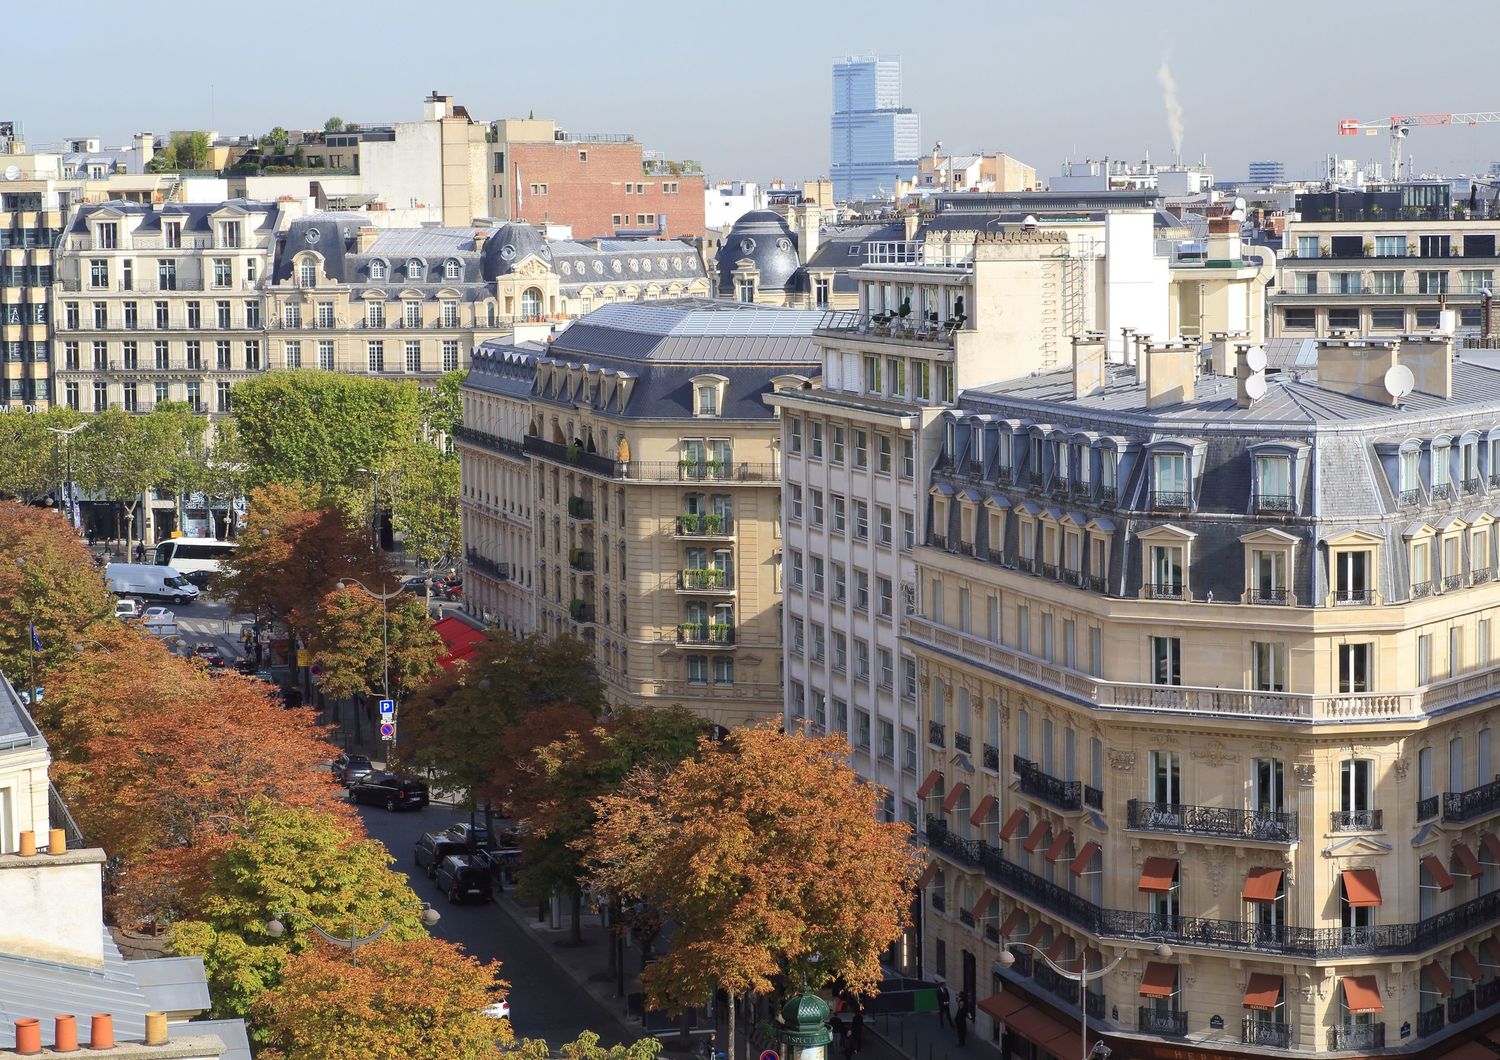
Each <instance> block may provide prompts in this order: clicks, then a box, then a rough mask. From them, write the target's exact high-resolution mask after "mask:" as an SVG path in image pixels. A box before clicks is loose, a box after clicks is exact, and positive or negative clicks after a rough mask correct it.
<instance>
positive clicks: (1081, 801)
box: [1011, 755, 1104, 810]
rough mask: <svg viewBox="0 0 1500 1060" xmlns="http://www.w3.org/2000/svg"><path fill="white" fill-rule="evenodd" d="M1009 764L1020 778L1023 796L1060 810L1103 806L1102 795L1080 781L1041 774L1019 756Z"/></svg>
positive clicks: (1032, 763) (1027, 760)
mask: <svg viewBox="0 0 1500 1060" xmlns="http://www.w3.org/2000/svg"><path fill="white" fill-rule="evenodd" d="M1011 764H1012V767H1013V768H1014V769H1015V771H1016V773H1017V774H1018V775H1019V776H1020V784H1019V787H1020V790H1021V792H1022V794H1024V795H1030V796H1032V797H1034V798H1038V799H1041V800H1042V801H1043V802H1048V803H1051V804H1052V805H1053V806H1056V807H1057V808H1058V809H1060V810H1081V809H1083V807H1084V805H1085V804H1087V805H1089V806H1094V807H1096V808H1098V807H1102V806H1103V804H1104V793H1103V792H1101V791H1099V790H1098V789H1097V788H1091V787H1089V786H1088V785H1086V784H1084V783H1083V781H1081V780H1060V779H1058V778H1057V777H1054V776H1052V775H1051V774H1050V773H1044V772H1042V769H1041V767H1040V766H1038V765H1037V764H1036V763H1035V762H1033V761H1031V760H1030V759H1028V758H1022V757H1021V756H1020V755H1016V756H1015V757H1014V758H1013V759H1012V762H1011Z"/></svg>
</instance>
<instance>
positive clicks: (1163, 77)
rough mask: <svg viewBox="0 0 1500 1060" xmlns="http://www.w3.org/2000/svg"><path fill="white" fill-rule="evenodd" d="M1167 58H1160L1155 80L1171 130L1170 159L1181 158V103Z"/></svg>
mask: <svg viewBox="0 0 1500 1060" xmlns="http://www.w3.org/2000/svg"><path fill="white" fill-rule="evenodd" d="M1168 58H1169V57H1168V56H1165V55H1164V56H1162V60H1161V65H1160V66H1159V67H1157V68H1156V80H1157V81H1158V82H1159V83H1160V84H1161V94H1162V102H1163V103H1165V104H1166V107H1167V125H1168V127H1169V128H1170V129H1171V130H1172V158H1173V160H1174V161H1176V160H1177V159H1179V158H1181V157H1182V103H1181V102H1180V101H1179V100H1178V98H1177V79H1176V78H1175V77H1173V76H1172V68H1171V67H1170V66H1168V65H1167V59H1168Z"/></svg>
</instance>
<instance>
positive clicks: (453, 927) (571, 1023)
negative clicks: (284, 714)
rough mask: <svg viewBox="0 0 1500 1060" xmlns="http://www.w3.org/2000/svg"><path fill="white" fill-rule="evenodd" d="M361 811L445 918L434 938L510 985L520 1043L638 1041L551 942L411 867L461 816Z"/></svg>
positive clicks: (439, 810)
mask: <svg viewBox="0 0 1500 1060" xmlns="http://www.w3.org/2000/svg"><path fill="white" fill-rule="evenodd" d="M359 809H360V813H361V815H362V816H363V817H364V820H365V828H366V829H367V830H368V832H369V833H370V835H371V837H373V838H375V839H379V840H380V841H381V842H383V843H384V844H385V845H386V848H387V849H388V850H390V852H391V854H392V855H393V856H394V857H395V859H396V864H395V868H396V869H398V870H400V871H402V872H405V873H406V874H407V877H408V878H409V879H410V880H411V885H412V889H413V890H415V891H416V892H417V895H418V897H420V898H423V899H426V900H428V901H431V902H432V903H433V907H434V908H436V909H437V911H438V912H439V913H441V914H442V917H443V918H442V919H441V920H439V921H438V923H437V926H436V927H434V928H433V929H432V933H433V934H434V935H436V936H437V937H438V938H444V939H448V940H449V941H452V942H457V943H458V944H459V945H461V946H463V948H464V949H465V950H466V951H468V953H469V954H470V955H472V956H474V957H478V958H480V959H481V960H486V961H490V960H499V961H500V965H501V974H502V975H503V976H504V977H505V978H506V979H507V980H509V981H510V1006H511V1024H512V1026H513V1027H514V1029H515V1032H516V1038H517V1039H521V1038H545V1039H546V1040H547V1042H548V1043H549V1044H551V1045H553V1046H559V1045H562V1044H564V1043H566V1042H570V1041H572V1040H573V1039H574V1038H576V1037H578V1034H579V1032H581V1031H585V1030H591V1031H594V1032H595V1033H596V1034H598V1035H599V1037H600V1040H601V1041H602V1042H603V1043H604V1044H605V1045H613V1044H617V1043H622V1042H629V1041H634V1040H635V1039H636V1038H638V1037H640V1034H639V1032H638V1031H635V1032H633V1031H632V1030H631V1029H629V1028H627V1027H625V1026H624V1025H623V1024H621V1023H620V1021H619V1020H618V1019H617V1018H616V1017H615V1016H614V1014H613V1013H611V1012H609V1011H608V1010H606V1009H605V1008H604V1007H603V1006H602V1005H600V1004H599V1002H598V1001H596V1000H594V998H592V997H591V996H590V995H589V994H588V992H587V991H585V990H584V989H583V988H582V987H580V986H579V985H578V984H577V983H575V982H574V981H573V980H572V979H570V978H569V977H568V975H567V973H566V972H564V971H563V970H562V969H561V968H559V967H558V966H557V964H556V963H555V962H554V959H553V956H552V954H550V953H548V952H547V946H548V945H549V943H547V942H543V941H540V940H538V939H537V938H535V937H534V936H533V935H532V934H531V933H530V932H529V931H526V930H524V929H522V928H521V927H520V926H519V925H517V924H516V923H515V922H514V921H513V920H511V918H510V917H509V916H508V915H506V913H505V912H503V911H502V910H500V909H499V908H497V907H496V906H495V905H493V904H491V905H484V906H480V905H449V904H448V902H447V901H446V900H444V899H443V898H442V896H441V895H440V894H439V893H438V891H437V888H436V887H435V886H434V884H433V883H432V881H431V880H429V879H428V878H427V874H426V873H425V872H424V871H423V870H421V869H418V868H417V867H416V866H415V865H414V864H413V863H412V848H413V846H414V845H415V843H416V841H417V839H418V838H419V837H420V836H421V835H422V833H423V832H431V831H435V830H437V829H441V828H446V827H447V826H448V825H449V824H452V823H453V822H455V821H460V820H467V819H468V818H467V817H466V816H464V815H462V814H461V813H458V812H456V811H454V810H453V808H452V807H449V806H443V805H436V804H434V805H431V806H427V807H425V808H424V809H422V810H420V811H413V812H406V813H387V812H386V811H385V810H383V809H380V808H379V807H374V806H361V807H360V808H359ZM507 900H508V899H507ZM532 915H535V914H534V913H533V914H532Z"/></svg>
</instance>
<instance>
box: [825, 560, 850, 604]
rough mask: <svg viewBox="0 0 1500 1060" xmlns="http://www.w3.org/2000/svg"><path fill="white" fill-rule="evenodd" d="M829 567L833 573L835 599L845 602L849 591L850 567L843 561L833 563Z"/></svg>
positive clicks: (837, 601)
mask: <svg viewBox="0 0 1500 1060" xmlns="http://www.w3.org/2000/svg"><path fill="white" fill-rule="evenodd" d="M829 569H830V570H831V571H832V573H833V599H834V601H835V602H836V603H843V602H844V600H845V599H846V597H847V596H848V591H849V577H848V568H846V567H845V566H844V565H843V564H842V563H833V564H831V565H830V567H829Z"/></svg>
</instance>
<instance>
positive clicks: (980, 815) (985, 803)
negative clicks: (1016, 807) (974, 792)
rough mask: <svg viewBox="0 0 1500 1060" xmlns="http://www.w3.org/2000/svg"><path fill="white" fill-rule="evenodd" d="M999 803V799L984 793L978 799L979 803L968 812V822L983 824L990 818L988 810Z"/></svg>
mask: <svg viewBox="0 0 1500 1060" xmlns="http://www.w3.org/2000/svg"><path fill="white" fill-rule="evenodd" d="M998 804H999V800H998V799H996V798H995V796H993V795H986V796H985V797H984V798H982V799H980V800H979V805H978V806H976V807H974V812H973V813H971V814H969V823H970V824H984V822H986V821H988V820H989V819H990V811H991V810H993V809H994V808H995V807H996V806H997V805H998Z"/></svg>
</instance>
